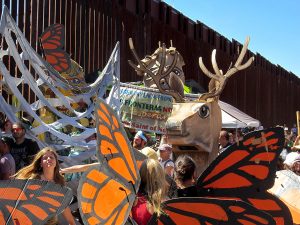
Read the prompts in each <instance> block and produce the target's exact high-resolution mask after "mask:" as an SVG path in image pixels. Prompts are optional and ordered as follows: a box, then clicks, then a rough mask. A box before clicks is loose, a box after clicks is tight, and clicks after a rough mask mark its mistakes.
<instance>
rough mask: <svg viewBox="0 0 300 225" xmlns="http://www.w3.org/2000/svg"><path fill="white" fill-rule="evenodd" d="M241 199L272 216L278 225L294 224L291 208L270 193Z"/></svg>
mask: <svg viewBox="0 0 300 225" xmlns="http://www.w3.org/2000/svg"><path fill="white" fill-rule="evenodd" d="M240 199H241V200H242V201H245V202H247V203H249V204H251V205H252V206H254V207H255V208H257V209H259V210H262V211H264V212H266V213H268V214H269V215H271V216H272V217H273V219H274V220H275V222H276V224H277V225H284V224H293V218H292V215H291V213H290V211H289V208H288V207H287V206H286V205H285V204H284V203H283V202H282V201H281V200H280V199H279V198H277V197H276V196H273V195H272V194H270V193H268V192H259V191H257V192H252V193H249V195H248V196H242V197H241V198H240Z"/></svg>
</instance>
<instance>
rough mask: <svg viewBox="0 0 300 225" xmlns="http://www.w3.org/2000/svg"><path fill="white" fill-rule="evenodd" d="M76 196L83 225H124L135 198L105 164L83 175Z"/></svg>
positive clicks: (130, 189)
mask: <svg viewBox="0 0 300 225" xmlns="http://www.w3.org/2000/svg"><path fill="white" fill-rule="evenodd" d="M77 194H78V198H79V209H80V213H81V216H82V219H83V222H84V224H116V225H119V224H124V223H125V222H126V220H127V218H128V216H129V213H130V210H131V207H132V204H133V202H134V199H135V196H136V195H135V192H134V191H133V189H132V186H131V185H130V184H128V183H125V184H124V183H123V182H122V181H121V180H120V179H118V177H115V175H114V173H113V172H112V171H111V170H110V169H109V168H108V167H107V166H106V164H105V163H104V164H100V166H94V167H92V168H90V169H89V170H88V171H86V172H85V173H84V175H83V176H82V177H81V179H80V182H79V186H78V192H77Z"/></svg>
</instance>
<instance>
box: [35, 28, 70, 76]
mask: <svg viewBox="0 0 300 225" xmlns="http://www.w3.org/2000/svg"><path fill="white" fill-rule="evenodd" d="M40 41H41V47H42V50H43V53H44V56H45V59H46V61H47V62H48V63H49V64H50V65H51V66H52V67H53V68H54V69H55V70H56V71H58V72H59V73H62V72H66V71H68V70H69V69H70V67H71V58H70V56H69V55H68V54H67V53H66V52H65V51H64V50H63V47H64V43H65V31H64V26H63V25H62V24H53V25H51V26H50V27H48V28H46V29H45V31H44V32H43V33H42V35H41V37H40Z"/></svg>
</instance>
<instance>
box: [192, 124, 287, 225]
mask: <svg viewBox="0 0 300 225" xmlns="http://www.w3.org/2000/svg"><path fill="white" fill-rule="evenodd" d="M283 144H284V133H283V129H282V128H279V127H277V128H270V129H267V130H261V131H255V132H252V133H249V134H247V135H246V136H245V137H244V140H243V141H242V142H241V143H239V145H238V144H234V145H232V146H230V147H228V149H226V150H225V151H224V152H223V153H221V154H220V155H219V156H218V157H217V158H216V159H215V160H214V161H213V162H212V163H211V164H210V165H209V167H208V168H207V169H206V170H205V171H204V172H203V174H202V175H201V176H200V177H199V178H198V181H197V189H198V194H199V196H206V197H207V196H209V197H217V198H227V199H228V198H237V199H242V200H246V199H248V198H250V197H251V198H253V199H255V197H256V195H257V196H258V201H252V202H250V201H248V202H250V203H251V204H252V205H253V206H254V207H257V208H258V209H259V208H260V207H259V205H258V203H259V199H263V200H264V201H267V200H268V198H269V197H270V195H268V194H267V193H266V191H267V189H269V188H271V187H272V186H273V184H274V180H275V173H276V165H277V160H278V157H279V155H280V153H281V151H282V147H283ZM269 200H270V202H273V203H274V204H273V206H274V207H273V208H269V210H268V211H267V212H268V213H270V214H272V215H274V216H276V217H278V214H281V216H282V217H283V218H281V219H282V220H284V221H285V224H289V222H290V221H291V220H290V218H291V217H290V214H289V212H288V210H286V207H285V205H284V204H281V205H278V204H277V203H276V202H274V199H272V198H271V199H269ZM282 212H284V213H286V215H285V214H283V213H282Z"/></svg>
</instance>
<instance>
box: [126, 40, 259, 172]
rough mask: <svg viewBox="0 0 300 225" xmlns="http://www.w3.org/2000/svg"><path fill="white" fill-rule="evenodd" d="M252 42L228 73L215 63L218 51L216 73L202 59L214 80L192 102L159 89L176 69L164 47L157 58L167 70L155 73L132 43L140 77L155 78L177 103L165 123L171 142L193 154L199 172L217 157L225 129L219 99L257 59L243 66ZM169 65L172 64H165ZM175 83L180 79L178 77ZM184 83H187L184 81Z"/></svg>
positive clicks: (205, 69) (202, 65)
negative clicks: (234, 75)
mask: <svg viewBox="0 0 300 225" xmlns="http://www.w3.org/2000/svg"><path fill="white" fill-rule="evenodd" d="M249 41H250V39H249V38H247V39H246V42H245V44H244V46H243V48H242V51H241V52H240V55H239V57H238V59H237V61H236V63H235V64H234V66H233V67H232V66H230V67H229V69H228V71H227V72H226V73H225V74H223V72H222V70H220V69H219V67H218V64H217V62H216V50H213V52H212V58H211V60H212V67H213V70H214V73H211V72H210V71H209V70H208V69H207V68H206V67H205V65H204V63H203V61H202V57H200V58H199V65H200V68H201V70H202V71H203V73H204V74H205V75H206V76H208V77H210V78H211V80H210V82H209V91H208V93H204V94H202V95H200V96H199V98H198V99H197V100H196V101H189V102H188V101H184V98H181V96H182V95H181V94H179V93H178V92H176V89H172V90H170V89H169V90H166V89H163V88H162V87H161V86H160V82H161V80H162V79H163V78H164V77H168V74H169V73H170V71H172V70H171V69H173V68H174V65H173V64H174V61H173V63H171V62H170V61H167V60H166V59H165V60H164V59H163V58H162V57H165V56H166V53H165V50H164V47H163V48H162V49H161V52H162V53H161V56H160V57H158V58H160V62H161V63H160V65H163V66H164V68H168V69H163V68H161V67H160V68H159V69H157V70H155V71H157V73H154V72H153V71H154V70H152V69H151V68H149V67H147V66H146V64H145V62H143V61H141V60H139V59H138V57H137V54H136V53H135V51H134V48H133V44H132V41H131V40H130V41H129V42H130V48H131V50H132V51H133V54H134V56H135V58H136V59H137V61H138V64H139V66H135V65H133V64H132V63H131V62H130V65H131V66H133V67H134V68H135V69H136V70H137V71H138V72H140V73H141V74H144V76H146V75H147V77H149V76H150V77H152V79H153V81H154V82H155V84H156V86H157V87H158V89H159V90H160V91H161V90H163V91H161V92H162V93H166V94H170V95H172V96H173V97H174V99H175V101H176V103H173V110H172V115H171V116H170V117H169V118H168V120H167V123H166V129H167V137H168V143H170V144H172V145H173V146H174V147H175V149H176V150H175V151H176V152H177V153H188V154H190V155H192V157H193V158H194V159H195V160H196V162H197V164H198V165H199V169H198V172H202V171H203V170H204V169H205V168H206V167H207V166H208V165H209V163H210V162H211V161H212V160H213V159H214V158H215V157H216V156H217V154H218V139H219V134H220V130H221V126H222V116H221V109H220V106H219V105H218V99H219V96H220V94H221V93H222V91H223V89H224V87H225V85H226V83H227V81H228V79H229V78H230V77H231V76H232V75H233V74H234V73H236V72H238V71H240V70H243V69H246V68H247V67H249V66H250V65H251V63H252V62H253V60H254V57H251V58H249V59H248V61H247V62H246V63H245V64H242V61H243V59H244V56H245V54H246V52H247V48H248V44H249ZM157 51H158V50H157ZM166 62H168V63H170V64H171V65H170V64H165V63H166ZM153 64H154V63H152V65H153ZM148 65H149V64H148ZM145 74H146V75H145ZM171 79H174V78H171ZM174 80H177V79H176V78H175V79H174ZM181 80H183V81H184V78H183V79H181ZM176 82H177V81H176ZM173 83H174V82H173ZM177 83H178V82H177ZM171 86H172V85H171ZM169 87H170V85H169Z"/></svg>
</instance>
